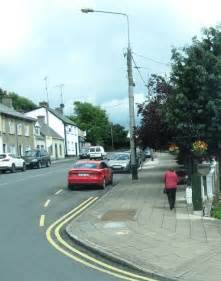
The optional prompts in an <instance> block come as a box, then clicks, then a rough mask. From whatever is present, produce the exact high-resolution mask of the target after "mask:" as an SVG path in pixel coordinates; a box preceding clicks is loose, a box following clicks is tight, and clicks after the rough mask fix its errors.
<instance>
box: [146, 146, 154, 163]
mask: <svg viewBox="0 0 221 281" xmlns="http://www.w3.org/2000/svg"><path fill="white" fill-rule="evenodd" d="M144 156H145V159H147V158H151V160H153V159H154V155H153V149H152V148H149V147H146V148H145V149H144Z"/></svg>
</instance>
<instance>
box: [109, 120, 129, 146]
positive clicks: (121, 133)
mask: <svg viewBox="0 0 221 281" xmlns="http://www.w3.org/2000/svg"><path fill="white" fill-rule="evenodd" d="M111 131H112V136H111ZM112 137H113V146H114V148H115V149H119V148H127V147H129V138H128V130H126V129H125V128H124V127H123V126H121V125H120V124H112V123H110V134H109V139H108V146H109V147H112Z"/></svg>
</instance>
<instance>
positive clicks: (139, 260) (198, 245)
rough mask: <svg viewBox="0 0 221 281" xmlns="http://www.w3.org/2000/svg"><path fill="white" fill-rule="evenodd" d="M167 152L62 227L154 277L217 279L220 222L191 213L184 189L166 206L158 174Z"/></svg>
mask: <svg viewBox="0 0 221 281" xmlns="http://www.w3.org/2000/svg"><path fill="white" fill-rule="evenodd" d="M171 165H172V166H174V167H176V162H175V161H174V160H173V158H172V156H170V155H169V154H166V153H161V154H158V159H156V160H154V161H153V162H152V161H150V162H147V163H146V164H144V166H143V168H142V170H141V171H140V172H139V180H137V181H133V182H132V181H131V179H130V178H129V177H127V176H125V180H124V181H123V182H122V183H120V184H118V185H116V186H115V187H114V188H113V189H112V190H111V191H110V192H107V193H106V194H105V195H104V196H103V197H102V198H101V199H99V200H98V201H97V202H96V203H95V204H94V205H93V206H92V207H90V208H89V209H87V210H86V211H85V212H84V213H83V214H82V215H80V216H79V217H78V218H77V219H75V220H74V221H72V223H71V224H69V225H68V227H67V232H68V234H69V235H70V236H72V237H73V238H74V239H76V240H78V241H79V242H81V243H83V244H84V245H86V246H87V247H90V248H92V249H94V250H95V251H98V252H102V253H104V254H105V255H106V256H109V257H112V258H114V259H115V260H119V261H122V262H124V263H127V264H129V265H133V266H134V267H136V268H139V269H141V270H143V271H145V272H147V273H150V274H152V276H155V277H158V278H159V280H182V281H184V280H185V281H204V280H205V281H208V280H209V281H220V280H221V277H220V276H221V269H220V264H221V225H220V221H218V220H215V219H212V218H201V217H199V216H194V215H190V214H189V212H188V209H187V206H186V203H185V198H184V195H185V194H184V191H183V190H182V189H181V190H179V191H178V192H177V202H176V210H172V211H170V210H169V206H168V202H167V198H166V195H165V194H163V188H162V187H163V184H162V175H163V173H164V171H165V170H166V168H167V167H169V166H171Z"/></svg>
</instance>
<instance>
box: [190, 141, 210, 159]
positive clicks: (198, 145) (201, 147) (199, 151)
mask: <svg viewBox="0 0 221 281" xmlns="http://www.w3.org/2000/svg"><path fill="white" fill-rule="evenodd" d="M207 149H208V144H207V143H206V142H205V141H202V140H197V141H195V142H194V143H193V144H192V149H191V151H192V153H193V155H194V156H196V157H198V158H200V157H203V156H204V155H205V154H206V152H207Z"/></svg>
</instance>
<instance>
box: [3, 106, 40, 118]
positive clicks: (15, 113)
mask: <svg viewBox="0 0 221 281" xmlns="http://www.w3.org/2000/svg"><path fill="white" fill-rule="evenodd" d="M1 113H3V114H5V115H9V116H13V117H16V118H19V119H24V120H27V121H32V122H35V121H36V119H34V118H31V117H27V116H25V115H24V114H23V113H20V112H18V111H16V110H15V109H13V108H11V107H8V106H6V105H4V104H2V103H0V114H1Z"/></svg>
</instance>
